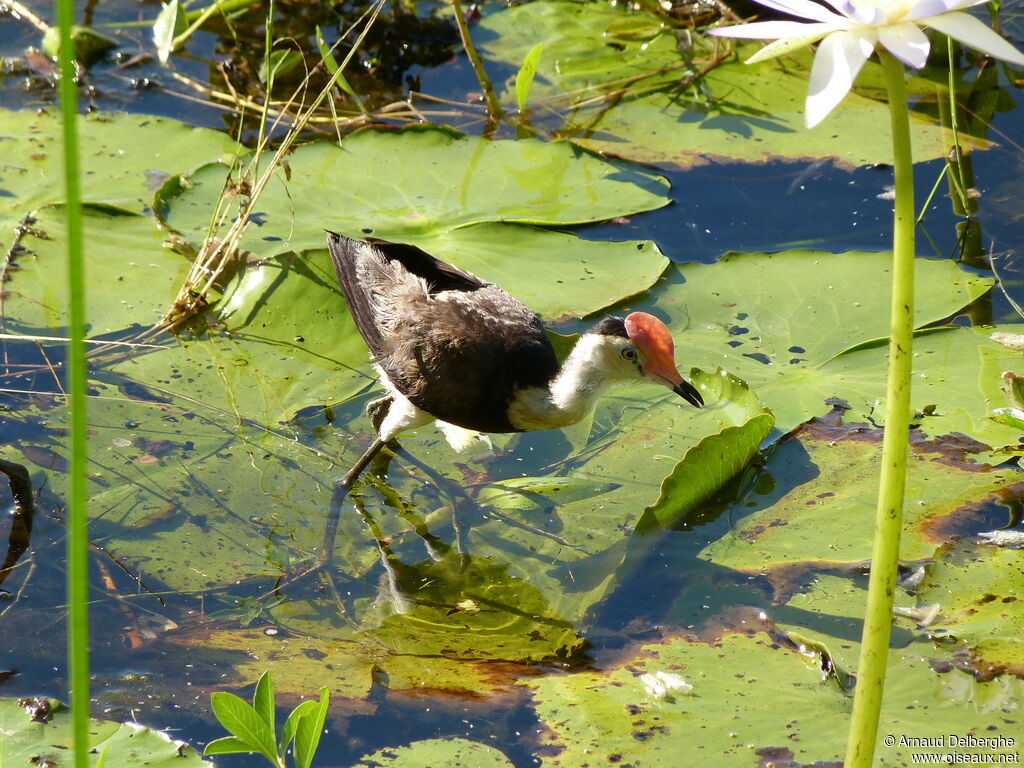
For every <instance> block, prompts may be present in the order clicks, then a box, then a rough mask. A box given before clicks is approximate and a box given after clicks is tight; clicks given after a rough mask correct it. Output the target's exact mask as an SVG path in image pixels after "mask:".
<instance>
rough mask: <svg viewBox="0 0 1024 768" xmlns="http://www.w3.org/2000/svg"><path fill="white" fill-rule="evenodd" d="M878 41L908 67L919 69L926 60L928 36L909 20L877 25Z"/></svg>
mask: <svg viewBox="0 0 1024 768" xmlns="http://www.w3.org/2000/svg"><path fill="white" fill-rule="evenodd" d="M878 42H880V43H881V44H882V45H884V46H885V47H886V48H888V49H889V52H890V53H892V55H893V56H895V57H896V58H897V59H899V60H900V61H902V62H903V63H904V64H906V65H907V66H909V67H913V68H914V69H920V68H921V67H923V66H924V65H925V64H926V63H927V62H928V48H929V43H928V36H927V35H926V34H925V33H924V32H922V31H921V30H920V29H918V28H917V26H915V25H914V24H911V23H910V22H909V21H908V22H906V23H904V24H896V25H894V26H891V27H879V29H878Z"/></svg>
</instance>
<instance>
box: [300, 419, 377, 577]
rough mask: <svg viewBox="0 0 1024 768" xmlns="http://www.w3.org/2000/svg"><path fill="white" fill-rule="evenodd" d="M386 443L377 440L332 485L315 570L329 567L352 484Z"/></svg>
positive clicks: (314, 565)
mask: <svg viewBox="0 0 1024 768" xmlns="http://www.w3.org/2000/svg"><path fill="white" fill-rule="evenodd" d="M384 445H385V442H384V441H383V440H381V439H380V438H379V437H378V438H377V439H375V440H374V441H373V442H372V443H371V444H370V447H369V448H367V449H366V452H365V453H363V455H362V456H360V457H359V460H358V461H357V462H356V463H355V464H353V465H352V469H350V470H349V471H348V472H346V473H345V476H344V477H340V478H338V479H337V480H335V481H334V482H333V483H332V488H333V493H332V494H331V508H330V511H329V512H328V513H327V525H326V526H325V527H324V543H323V547H322V548H321V550H320V554H319V555H317V558H316V562H315V563H314V564H313V568H314V570H317V569H321V568H323V567H324V566H329V565H330V564H331V560H332V559H333V556H334V537H335V536H336V535H337V533H338V521H339V520H340V519H341V504H342V502H343V501H344V500H345V497H346V496H348V492H349V490H350V489H351V488H352V483H354V482H355V481H356V479H358V477H359V475H361V474H362V473H363V470H364V469H366V467H367V466H368V465H369V463H370V462H371V461H373V457H374V456H376V455H377V454H378V453H380V450H381V448H383V447H384Z"/></svg>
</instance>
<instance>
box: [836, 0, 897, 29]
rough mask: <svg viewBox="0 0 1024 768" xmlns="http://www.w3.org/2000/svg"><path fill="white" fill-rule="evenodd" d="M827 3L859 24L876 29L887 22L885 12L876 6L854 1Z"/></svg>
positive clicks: (839, 0)
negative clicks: (875, 27)
mask: <svg viewBox="0 0 1024 768" xmlns="http://www.w3.org/2000/svg"><path fill="white" fill-rule="evenodd" d="M826 2H827V3H828V4H829V5H831V6H832V7H833V8H835V9H836V10H837V11H839V13H841V14H842V15H843V16H845V17H846V18H848V19H852V20H853V21H855V22H857V23H858V24H865V25H867V26H869V27H874V26H877V25H879V24H881V23H883V22H884V21H885V11H884V10H883V9H882V8H880V7H878V6H876V5H870V4H867V3H858V2H854V0H826Z"/></svg>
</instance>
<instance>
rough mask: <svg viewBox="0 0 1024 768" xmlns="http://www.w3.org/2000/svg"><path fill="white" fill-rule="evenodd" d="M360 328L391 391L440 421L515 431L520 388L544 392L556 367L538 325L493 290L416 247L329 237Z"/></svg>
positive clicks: (508, 297) (521, 308) (527, 312)
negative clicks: (510, 412) (511, 408)
mask: <svg viewBox="0 0 1024 768" xmlns="http://www.w3.org/2000/svg"><path fill="white" fill-rule="evenodd" d="M327 244H328V249H329V250H330V253H331V258H332V260H333V261H334V267H335V271H336V272H337V274H338V282H339V283H340V284H341V289H342V292H343V293H344V294H345V299H346V300H347V302H348V305H349V309H350V311H351V313H352V317H353V319H354V320H355V323H356V327H357V328H358V329H359V332H360V334H362V336H363V339H364V340H365V341H366V344H367V346H368V347H369V348H370V351H371V352H372V353H373V356H374V358H375V360H376V362H377V364H378V365H379V366H380V367H381V369H382V370H383V371H384V372H385V373H386V374H387V376H388V378H389V379H390V380H391V382H392V383H393V384H394V386H395V387H396V388H397V389H398V390H399V391H400V392H401V393H402V394H403V395H405V396H406V397H407V398H409V400H410V401H411V402H412V403H413V404H414V405H415V406H416V407H418V408H420V409H421V410H424V411H426V412H427V413H429V414H431V415H432V416H434V417H435V418H438V419H441V420H442V421H446V422H448V423H450V424H456V425H458V426H461V427H465V428H467V429H475V430H480V431H483V432H512V431H516V430H515V428H514V427H513V426H512V425H511V424H510V423H509V420H508V416H507V408H508V405H509V402H510V401H511V399H512V398H513V396H514V395H515V393H516V391H517V390H518V389H520V388H522V387H546V386H547V385H548V383H549V382H550V381H551V379H552V378H553V377H554V376H555V374H556V373H557V372H558V361H557V359H556V357H555V353H554V349H553V348H552V346H551V342H550V341H549V340H548V337H547V334H546V333H545V332H544V329H543V327H542V326H541V325H540V322H539V321H538V320H537V317H536V316H535V315H534V314H533V312H531V311H530V310H529V309H528V308H527V307H526V306H524V305H523V304H522V303H521V302H519V301H518V300H516V299H515V298H513V297H512V296H511V295H509V294H508V293H506V292H505V291H504V290H502V289H501V288H499V287H497V286H496V285H494V284H492V283H488V282H486V281H485V280H481V279H480V278H478V277H476V276H475V275H472V274H470V273H468V272H464V271H463V270H461V269H458V268H457V267H453V266H451V265H450V264H446V263H445V262H443V261H440V260H439V259H436V258H434V257H433V256H431V255H429V254H428V253H426V252H424V251H422V250H420V249H419V248H417V247H415V246H412V245H406V244H401V243H389V242H387V241H384V240H377V239H370V238H368V239H367V240H365V241H360V240H353V239H350V238H347V237H344V236H342V235H336V234H334V233H329V235H328V238H327Z"/></svg>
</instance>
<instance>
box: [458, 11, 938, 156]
mask: <svg viewBox="0 0 1024 768" xmlns="http://www.w3.org/2000/svg"><path fill="white" fill-rule="evenodd" d="M678 34H679V33H677V31H676V30H673V29H671V28H669V27H668V26H666V24H665V22H664V20H663V19H662V18H661V17H659V16H656V15H654V14H652V13H648V12H644V11H640V10H637V9H635V8H626V7H624V6H613V5H595V4H589V3H574V2H560V1H559V0H539V1H538V2H532V3H526V4H523V5H518V6H512V7H509V8H506V9H503V10H502V11H501V12H499V13H492V14H489V15H488V16H486V17H485V18H484V19H483V20H482V21H481V22H480V24H479V25H478V27H477V30H476V31H475V33H474V37H475V38H476V39H477V40H478V41H479V43H478V44H479V45H480V46H481V48H482V49H483V51H484V56H485V58H486V59H488V60H489V61H499V62H502V63H504V64H507V65H508V66H511V67H517V66H518V64H519V62H521V61H522V60H523V57H524V56H525V55H526V54H527V52H528V51H529V50H530V49H531V48H532V47H533V46H534V45H536V44H537V43H538V42H542V43H544V57H543V59H542V60H541V63H540V66H539V68H538V71H537V77H536V83H535V86H534V89H533V94H534V99H533V102H534V103H533V104H532V105H531V106H532V107H533V112H534V114H535V115H539V114H542V113H545V112H546V113H551V114H554V115H557V116H559V117H561V118H562V119H563V120H564V123H563V124H562V125H561V126H557V127H556V130H559V132H560V133H561V134H562V135H569V136H572V137H573V140H574V141H575V142H576V143H578V144H580V145H581V146H584V147H587V148H588V149H592V150H595V151H600V152H607V153H611V154H614V155H616V156H619V157H627V158H630V159H633V160H637V161H640V162H646V163H654V164H659V165H662V166H665V167H675V168H685V167H689V166H691V165H694V164H702V163H705V162H708V161H709V160H710V159H728V160H734V161H735V160H739V161H745V162H765V161H768V160H774V159H789V160H795V159H810V158H815V159H817V158H832V159H834V160H836V161H837V162H839V163H841V164H844V165H847V166H851V167H852V166H860V165H865V164H869V163H890V162H891V161H892V148H891V144H890V141H889V137H888V133H887V131H885V130H879V129H878V127H879V126H888V124H889V114H888V108H887V107H886V105H885V104H884V103H882V102H879V101H875V100H872V99H869V98H865V97H863V96H859V95H857V94H855V93H854V94H850V95H848V96H847V98H846V99H845V100H844V101H843V103H842V104H841V105H840V106H839V107H838V108H837V110H836V111H835V113H834V114H833V115H831V116H830V117H829V118H828V119H827V120H825V121H824V122H823V123H822V124H821V125H820V126H818V127H816V128H815V129H813V130H810V131H808V130H806V129H805V128H804V100H805V98H806V95H807V77H808V72H809V70H810V62H811V55H810V52H809V51H800V52H797V53H794V54H792V55H790V56H789V57H787V58H786V61H785V64H780V63H779V62H777V61H771V62H765V63H763V64H758V65H753V66H750V65H745V64H743V63H742V61H741V60H742V59H745V58H748V57H749V56H750V55H752V54H753V53H754V52H756V51H757V50H758V45H757V44H756V43H747V44H739V45H737V46H736V48H737V51H738V55H737V59H735V60H730V61H727V62H725V63H721V64H719V65H717V66H715V67H713V68H712V69H710V71H708V72H706V73H704V74H703V75H702V76H701V77H700V78H699V80H697V81H696V84H694V85H689V86H686V85H684V83H685V82H687V80H688V78H692V77H694V75H695V74H696V73H697V71H698V70H699V69H700V68H701V66H702V65H703V64H704V63H705V62H707V61H709V60H710V59H711V58H712V57H713V55H714V53H715V50H716V48H715V44H714V43H713V42H711V41H709V40H707V39H706V38H701V37H700V36H699V35H696V34H689V33H688V34H687V36H686V38H685V39H682V40H681V39H680V37H678ZM875 66H876V65H874V64H873V63H869V64H868V65H867V66H866V68H865V69H866V70H867V74H870V70H871V69H872V68H873V67H875ZM624 86H625V87H626V90H625V93H624V94H622V93H621V92H620V89H623V88H624ZM630 87H631V88H632V90H630ZM603 93H605V94H609V95H608V96H607V97H605V98H599V99H595V98H593V97H594V96H596V95H600V94H603ZM611 94H614V97H613V96H611ZM503 100H504V101H505V102H507V103H510V104H511V103H514V85H513V84H512V83H511V82H510V83H509V84H508V85H507V88H506V92H505V94H504V97H503ZM577 103H580V104H582V106H576V105H577ZM536 119H537V118H535V121H536ZM550 122H554V121H553V120H552V121H550ZM912 132H913V141H914V152H915V157H916V158H917V160H919V161H920V160H926V159H932V158H937V157H942V156H943V154H944V152H945V148H944V146H945V145H944V144H943V141H942V135H941V131H940V129H939V127H938V126H937V125H935V124H934V121H932V120H931V119H929V118H926V117H922V116H920V115H914V114H912Z"/></svg>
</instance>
